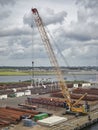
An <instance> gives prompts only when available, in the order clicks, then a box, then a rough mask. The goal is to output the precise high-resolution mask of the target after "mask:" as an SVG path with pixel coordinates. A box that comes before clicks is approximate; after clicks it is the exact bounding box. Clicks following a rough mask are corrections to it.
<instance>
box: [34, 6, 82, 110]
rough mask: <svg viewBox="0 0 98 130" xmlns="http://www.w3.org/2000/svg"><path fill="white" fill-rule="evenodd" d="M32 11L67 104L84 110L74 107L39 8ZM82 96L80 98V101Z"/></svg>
mask: <svg viewBox="0 0 98 130" xmlns="http://www.w3.org/2000/svg"><path fill="white" fill-rule="evenodd" d="M32 13H33V15H34V20H35V23H36V26H37V28H38V30H39V32H40V36H41V39H42V41H43V43H44V46H45V48H46V50H47V53H48V56H49V59H50V62H51V64H52V66H53V67H54V68H55V70H56V71H55V72H56V76H57V79H58V83H59V86H60V88H61V90H62V94H63V96H64V98H65V101H66V102H67V105H68V107H69V109H73V111H79V112H82V110H81V108H78V109H77V108H75V107H74V108H72V100H71V97H70V93H69V91H68V88H67V85H66V83H65V80H64V77H63V74H62V71H61V69H60V67H59V64H58V61H57V59H56V56H55V54H54V51H53V48H52V46H51V43H50V40H49V38H48V35H47V33H46V30H45V28H44V25H43V22H42V19H41V17H40V15H39V12H38V10H37V9H36V8H33V9H32ZM82 98H83V97H82ZM82 98H80V99H79V101H80V100H81V99H82ZM77 103H78V101H77ZM77 103H76V104H77ZM74 106H75V105H74ZM83 111H84V110H83Z"/></svg>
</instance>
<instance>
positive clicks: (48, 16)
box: [23, 9, 67, 26]
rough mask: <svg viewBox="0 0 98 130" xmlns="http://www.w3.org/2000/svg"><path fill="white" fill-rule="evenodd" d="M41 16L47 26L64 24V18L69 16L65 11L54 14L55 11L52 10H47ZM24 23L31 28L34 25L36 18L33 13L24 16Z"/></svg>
mask: <svg viewBox="0 0 98 130" xmlns="http://www.w3.org/2000/svg"><path fill="white" fill-rule="evenodd" d="M47 11H48V12H47ZM39 12H40V11H39ZM39 14H40V16H41V18H42V19H43V22H44V23H45V25H49V24H56V23H62V22H63V21H64V18H65V17H66V16H67V13H66V12H65V11H62V12H58V13H54V11H53V10H51V9H48V10H46V12H45V13H44V14H43V15H41V14H42V13H39ZM44 16H45V17H44ZM23 22H24V24H29V25H30V26H32V25H34V18H33V15H32V12H29V13H28V14H25V15H24V17H23Z"/></svg>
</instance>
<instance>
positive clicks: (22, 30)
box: [0, 27, 32, 37]
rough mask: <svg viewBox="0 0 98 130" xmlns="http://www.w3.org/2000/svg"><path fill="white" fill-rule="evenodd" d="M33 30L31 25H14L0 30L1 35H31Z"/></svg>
mask: <svg viewBox="0 0 98 130" xmlns="http://www.w3.org/2000/svg"><path fill="white" fill-rule="evenodd" d="M31 32H32V31H31V29H30V28H29V27H13V28H8V29H2V30H0V37H7V36H20V35H30V34H31Z"/></svg>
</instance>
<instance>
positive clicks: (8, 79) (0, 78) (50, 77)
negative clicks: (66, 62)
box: [0, 75, 96, 82]
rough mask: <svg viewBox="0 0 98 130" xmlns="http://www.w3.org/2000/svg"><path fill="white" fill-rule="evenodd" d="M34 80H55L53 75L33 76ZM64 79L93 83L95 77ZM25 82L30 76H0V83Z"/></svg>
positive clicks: (69, 77) (77, 76)
mask: <svg viewBox="0 0 98 130" xmlns="http://www.w3.org/2000/svg"><path fill="white" fill-rule="evenodd" d="M34 77H35V79H40V80H44V79H48V80H52V81H53V80H54V81H55V80H56V76H55V75H43V76H34ZM64 77H65V78H66V79H67V80H68V81H74V80H78V81H79V80H84V81H91V82H95V81H96V75H75V77H73V76H72V75H64ZM25 80H31V76H30V75H29V76H0V82H19V81H25Z"/></svg>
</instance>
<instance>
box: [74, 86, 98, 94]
mask: <svg viewBox="0 0 98 130" xmlns="http://www.w3.org/2000/svg"><path fill="white" fill-rule="evenodd" d="M73 93H78V94H84V93H87V94H91V95H98V89H96V88H91V89H83V88H77V89H74V90H73Z"/></svg>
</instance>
